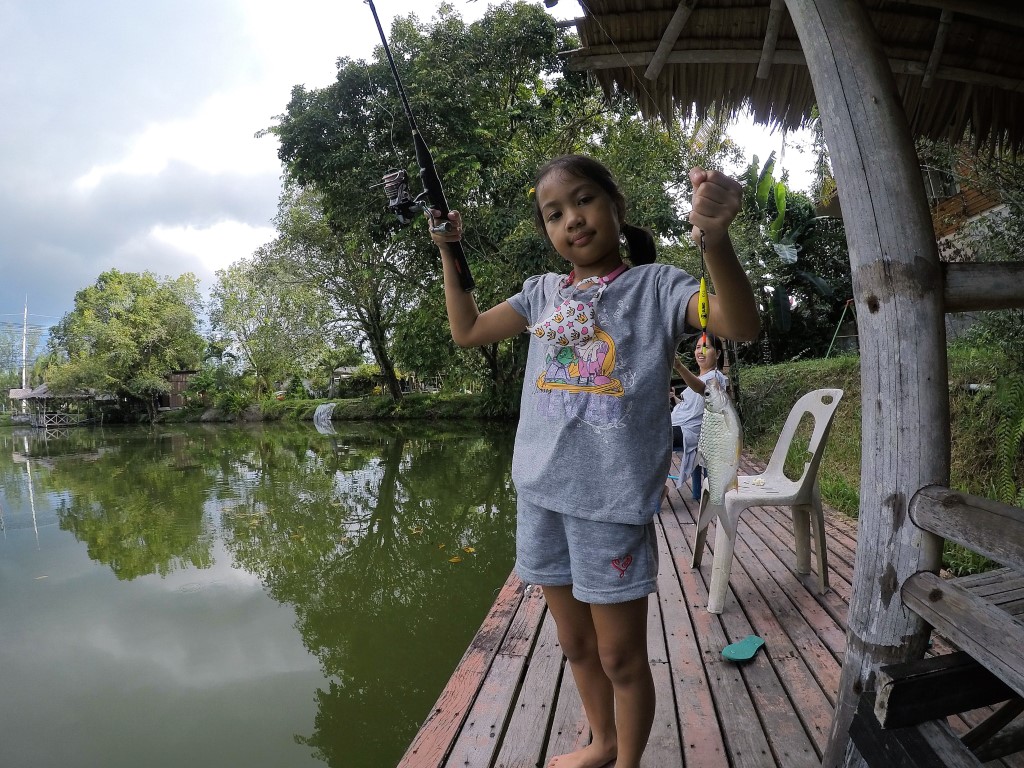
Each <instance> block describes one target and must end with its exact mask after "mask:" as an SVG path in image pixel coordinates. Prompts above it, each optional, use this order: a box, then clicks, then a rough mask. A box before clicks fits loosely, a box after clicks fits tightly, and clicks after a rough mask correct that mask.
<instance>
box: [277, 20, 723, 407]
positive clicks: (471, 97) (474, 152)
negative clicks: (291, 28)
mask: <svg viewBox="0 0 1024 768" xmlns="http://www.w3.org/2000/svg"><path fill="white" fill-rule="evenodd" d="M389 43H390V46H391V49H392V52H393V53H394V56H395V59H396V65H397V67H398V69H399V72H400V75H401V78H402V81H403V83H404V85H405V89H406V91H407V93H408V96H409V99H410V102H411V106H412V109H413V111H414V113H415V115H416V120H417V123H418V125H419V128H420V131H421V133H422V135H423V136H424V138H425V139H426V141H427V143H428V144H429V145H430V147H431V150H432V153H433V158H434V160H435V163H436V165H437V167H438V170H439V172H440V175H441V178H442V179H443V180H444V182H445V191H446V196H447V199H448V201H449V204H450V205H452V207H454V208H457V209H458V210H459V211H460V212H462V214H463V217H464V221H465V222H466V234H465V239H464V241H463V242H464V246H465V248H466V252H467V258H468V260H469V263H470V267H471V269H472V270H473V274H474V277H475V279H476V282H477V289H476V292H475V296H476V300H477V303H478V305H479V306H480V307H481V308H483V309H486V308H488V307H490V306H493V305H495V304H498V303H500V302H501V301H504V300H505V299H507V298H508V297H509V296H511V295H513V294H514V293H517V292H518V291H519V290H520V289H521V286H522V283H523V281H524V279H525V278H527V277H529V276H530V275H534V274H538V273H544V272H549V271H557V270H561V269H562V267H563V264H562V262H561V260H560V259H559V258H558V257H557V255H556V254H554V253H553V251H552V249H551V248H550V246H549V245H548V244H547V243H546V242H545V240H544V239H543V238H542V237H541V235H540V234H539V233H538V232H537V231H536V229H535V226H534V224H533V222H532V208H531V205H532V204H531V201H530V198H529V197H528V194H527V191H528V189H529V188H530V187H531V186H532V184H533V177H534V174H535V172H536V170H537V168H538V167H539V166H540V165H541V164H542V163H544V162H545V161H546V160H547V159H549V158H550V157H552V156H554V155H558V154H563V153H568V152H584V153H588V154H592V155H594V156H596V157H598V158H599V159H601V160H603V161H604V162H606V163H607V164H608V166H609V167H610V168H611V169H612V170H613V171H614V172H615V173H616V175H617V177H618V179H619V181H620V183H621V186H622V188H623V191H624V193H625V195H626V198H627V200H628V201H629V204H630V211H629V220H630V221H631V222H633V223H636V224H641V225H644V226H648V227H651V228H652V229H653V230H654V231H655V233H656V234H658V235H659V236H662V237H664V238H670V239H677V238H679V237H681V236H682V235H683V234H684V233H685V232H686V231H687V226H686V223H685V221H684V219H683V216H682V213H683V211H682V210H680V208H681V207H685V206H681V203H680V201H681V200H683V198H684V197H685V192H686V190H687V189H688V185H689V182H688V179H687V169H688V168H690V167H691V166H692V165H703V166H704V167H716V163H720V162H721V161H722V159H723V158H725V157H732V156H734V155H735V153H736V147H735V144H733V143H731V142H730V141H729V140H728V139H727V137H725V136H724V124H725V118H724V116H720V117H717V118H714V119H711V120H708V121H705V122H704V123H701V124H697V125H695V126H693V132H692V133H691V134H690V135H689V136H679V135H675V134H673V133H672V132H670V131H668V130H666V129H665V127H664V126H661V125H659V124H653V123H649V122H647V121H645V120H642V119H640V118H639V117H638V110H637V109H636V107H635V105H634V104H631V103H629V102H628V101H626V100H621V99H620V100H617V101H616V102H614V103H612V104H609V103H608V102H607V100H606V99H605V98H604V95H603V93H602V92H601V91H600V89H599V88H598V87H597V86H596V84H594V83H593V82H591V81H590V80H588V78H587V77H586V75H585V74H583V73H578V72H568V71H566V70H565V69H564V63H563V60H562V59H561V58H560V57H559V56H558V52H559V51H560V50H564V49H566V48H571V47H573V46H574V45H575V41H574V40H572V39H571V38H570V37H569V34H568V33H567V32H565V31H563V30H560V29H559V28H557V27H556V26H555V24H554V20H553V19H552V18H551V17H550V16H549V15H548V14H547V13H545V12H544V10H543V9H542V8H540V7H538V6H537V5H536V4H534V3H530V2H524V1H522V0H520V1H518V2H505V3H501V4H497V5H492V6H490V7H489V8H488V9H487V11H486V12H485V13H484V15H483V17H482V18H481V19H480V20H479V21H477V22H474V23H472V24H465V23H464V22H463V21H462V20H461V19H460V18H459V17H458V15H457V14H456V13H455V11H454V10H453V9H452V8H451V7H450V6H444V5H442V6H441V7H440V8H439V9H438V11H437V16H436V18H435V19H434V20H432V21H431V23H429V24H423V23H420V22H419V21H418V20H417V19H416V18H415V17H408V18H399V19H396V20H395V22H394V23H393V25H392V28H391V30H390V34H389ZM470 79H471V80H472V87H466V83H467V81H468V80H470ZM403 122H404V121H403V117H402V105H401V103H400V102H399V100H398V98H397V93H396V89H395V87H394V84H393V79H392V75H391V72H390V70H389V68H388V65H387V62H386V60H385V59H384V57H383V49H378V50H377V52H376V55H375V58H374V60H373V61H370V62H365V61H353V60H350V59H342V60H340V62H339V67H338V72H337V77H336V80H335V82H334V83H333V84H332V85H331V86H328V87H326V88H323V89H317V90H308V89H306V88H304V87H302V86H296V87H295V88H294V89H293V91H292V98H291V101H290V102H289V104H288V107H287V111H286V113H285V114H284V115H282V116H281V118H280V120H279V122H278V124H277V125H275V126H274V127H272V128H271V129H270V132H271V133H273V134H274V135H275V136H276V137H277V138H278V139H279V141H280V149H279V157H280V158H281V160H282V161H283V162H284V164H285V167H286V171H287V176H288V180H289V182H290V187H289V190H288V193H287V195H285V196H283V197H282V201H281V209H280V210H281V214H280V216H279V221H278V228H279V231H281V232H282V237H281V241H280V242H279V244H278V246H279V258H280V259H281V260H282V261H286V262H287V263H288V264H289V265H290V266H289V273H290V274H291V275H294V276H298V278H299V279H300V280H302V281H303V282H304V283H305V284H307V285H309V286H310V287H311V288H313V287H318V288H319V290H322V291H324V292H326V293H328V294H329V296H330V299H329V301H330V304H331V307H332V309H333V314H334V318H335V321H336V322H337V323H338V324H339V325H344V326H345V327H347V328H349V329H350V331H351V335H350V337H351V338H352V339H353V340H358V343H359V345H360V346H361V347H362V348H363V349H365V350H366V351H368V352H369V353H370V354H372V356H373V358H374V360H375V362H377V363H378V364H379V365H380V366H381V371H382V375H383V377H384V379H385V381H386V382H388V386H389V387H394V386H396V385H397V381H398V377H397V376H395V375H393V374H394V371H393V368H394V367H395V365H396V363H397V364H400V365H401V366H402V367H404V368H406V369H409V370H414V371H416V372H417V374H418V375H419V376H420V377H421V378H422V377H428V376H441V377H443V378H444V380H445V381H451V380H455V381H461V382H481V383H483V385H484V387H485V389H486V392H487V395H486V397H487V400H488V402H489V403H490V406H489V407H490V408H491V409H492V410H493V412H494V413H504V414H506V415H509V414H512V413H514V411H515V409H516V407H517V404H518V398H519V392H520V388H521V385H522V377H523V373H524V370H523V366H524V363H525V345H523V344H520V343H515V342H503V343H501V344H494V345H489V346H488V347H485V348H481V349H479V350H472V351H464V350H458V349H456V348H455V347H454V346H453V344H452V342H451V339H450V335H449V332H448V323H447V318H446V314H445V309H444V300H443V293H442V291H441V285H440V283H441V281H440V264H439V260H438V258H437V250H436V248H435V247H434V246H433V244H432V243H431V242H430V240H429V239H428V238H427V236H426V235H425V233H424V231H423V230H424V227H423V223H422V222H416V223H414V224H413V225H412V226H411V227H409V228H407V229H404V230H403V229H401V228H400V227H399V225H398V223H397V221H396V220H395V217H394V216H393V215H392V214H390V213H389V212H387V211H386V210H385V207H384V201H383V200H382V198H381V196H380V194H379V192H377V191H376V190H377V189H378V188H379V182H380V178H381V176H382V175H383V174H384V173H385V172H386V171H388V170H390V169H394V168H398V169H405V170H407V171H409V172H410V178H411V179H412V186H413V189H412V193H413V194H417V193H418V191H419V189H418V183H417V181H416V178H417V174H416V172H415V166H414V165H413V148H412V142H411V140H404V141H403V140H401V139H400V138H398V137H401V136H402V135H404V134H403V131H404V127H405V126H404V124H403ZM399 318H400V319H401V322H398V319H399ZM396 399H398V398H397V396H396Z"/></svg>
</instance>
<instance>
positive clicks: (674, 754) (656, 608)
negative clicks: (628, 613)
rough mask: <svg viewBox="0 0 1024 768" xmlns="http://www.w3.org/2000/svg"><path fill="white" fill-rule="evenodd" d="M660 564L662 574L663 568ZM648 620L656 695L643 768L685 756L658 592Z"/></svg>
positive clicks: (651, 601) (661, 548) (660, 533)
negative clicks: (652, 721)
mask: <svg viewBox="0 0 1024 768" xmlns="http://www.w3.org/2000/svg"><path fill="white" fill-rule="evenodd" d="M658 548H659V557H660V553H661V552H662V551H664V550H665V548H666V547H665V544H664V532H663V531H662V529H661V527H660V526H658ZM661 570H662V569H661V568H659V576H660V571H661ZM649 606H650V607H649V609H648V613H647V616H648V621H647V656H648V659H649V660H650V665H651V676H652V677H653V678H654V690H655V695H656V700H655V709H654V723H653V724H652V726H651V735H650V738H649V739H648V740H647V749H645V750H644V754H643V758H642V759H641V762H640V765H641V768H662V766H666V765H677V764H678V763H679V761H680V760H681V756H682V745H681V743H680V740H679V719H678V717H677V715H676V712H677V706H678V705H677V702H676V697H675V692H674V691H673V689H672V668H671V665H670V664H669V660H668V647H667V645H666V643H665V617H664V615H663V613H662V610H661V600H660V599H659V597H658V595H657V594H653V595H651V596H650V598H649Z"/></svg>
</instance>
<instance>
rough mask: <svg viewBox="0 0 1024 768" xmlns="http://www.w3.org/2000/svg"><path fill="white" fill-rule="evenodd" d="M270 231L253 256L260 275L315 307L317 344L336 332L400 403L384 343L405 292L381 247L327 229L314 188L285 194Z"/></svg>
mask: <svg viewBox="0 0 1024 768" xmlns="http://www.w3.org/2000/svg"><path fill="white" fill-rule="evenodd" d="M275 224H276V226H277V231H278V233H279V234H278V237H277V239H276V240H275V241H274V242H273V243H270V244H269V245H267V246H265V247H264V248H262V249H261V252H260V260H261V262H262V264H263V267H264V269H265V270H266V271H267V272H268V273H272V274H274V275H275V277H276V279H277V280H278V281H279V282H280V284H281V285H282V286H288V288H287V290H289V291H292V292H295V293H300V294H301V295H304V296H308V297H309V298H310V301H311V302H317V303H319V304H320V306H321V308H320V309H319V310H318V315H319V316H320V317H321V322H320V324H319V327H320V333H321V336H322V334H323V333H327V332H331V333H335V332H338V333H341V334H342V336H343V337H344V338H347V339H350V340H352V341H353V342H355V343H357V344H361V345H365V347H367V348H368V351H369V353H370V354H371V355H372V356H373V359H374V360H375V361H376V363H377V365H378V366H379V367H380V371H381V374H382V376H383V377H384V380H385V382H386V384H387V388H388V392H389V393H390V395H391V397H392V398H393V399H394V400H399V399H401V397H402V392H401V387H400V384H399V381H398V375H397V373H396V371H395V362H394V359H393V355H392V351H391V340H392V335H393V333H394V329H395V325H396V323H397V321H398V319H399V317H400V315H401V312H402V309H403V307H404V306H405V305H406V304H407V303H408V301H409V299H408V297H407V295H406V294H407V292H408V291H409V290H410V289H411V287H412V286H411V284H410V281H408V280H403V279H402V278H401V276H400V275H399V274H397V272H396V270H395V266H394V263H393V262H392V251H391V250H389V249H388V248H387V242H386V241H385V242H383V243H382V242H380V241H375V240H374V239H373V238H371V237H369V236H368V235H367V233H365V232H361V231H359V230H358V229H348V230H344V229H341V228H338V227H332V222H331V219H330V218H329V216H328V215H326V214H325V205H324V202H323V199H322V197H321V195H320V193H319V192H318V191H317V190H316V189H314V188H309V189H306V190H301V189H299V188H297V187H295V186H289V187H288V188H287V189H286V191H285V193H284V194H283V195H282V199H281V207H280V209H279V211H278V215H277V218H276V219H275ZM322 349H323V348H322V347H321V350H322Z"/></svg>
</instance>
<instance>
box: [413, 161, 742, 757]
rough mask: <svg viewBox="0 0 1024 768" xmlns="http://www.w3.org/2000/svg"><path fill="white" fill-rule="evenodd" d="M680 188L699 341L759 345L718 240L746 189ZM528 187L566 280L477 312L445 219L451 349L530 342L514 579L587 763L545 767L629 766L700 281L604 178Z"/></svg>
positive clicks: (545, 170)
mask: <svg viewBox="0 0 1024 768" xmlns="http://www.w3.org/2000/svg"><path fill="white" fill-rule="evenodd" d="M690 180H691V182H692V183H693V187H694V195H693V208H692V210H691V212H690V223H691V224H692V225H693V234H692V236H693V237H694V238H695V241H697V242H699V241H700V237H701V233H703V238H704V242H705V245H706V251H707V265H708V271H709V273H710V276H711V278H712V279H713V280H714V284H715V286H716V287H717V289H718V293H717V296H712V297H710V320H709V322H708V327H709V328H710V329H711V330H713V331H714V332H715V333H716V334H718V335H722V336H726V337H728V338H733V339H742V340H749V339H753V338H755V337H756V336H757V333H758V330H759V321H758V315H757V309H756V307H755V304H754V296H753V292H752V290H751V288H750V283H749V281H748V280H747V277H746V275H745V274H744V272H743V270H742V268H741V267H740V264H739V262H738V260H737V259H736V254H735V252H734V251H733V248H732V244H731V243H730V241H729V235H728V231H727V229H728V226H729V224H730V223H731V222H732V220H733V219H734V218H735V216H736V214H737V212H738V211H739V209H740V191H741V188H740V185H739V184H738V183H737V182H736V181H735V180H733V179H730V178H728V177H727V176H724V175H722V174H720V173H717V172H715V171H711V172H707V171H703V170H701V169H698V168H695V169H693V170H692V171H690ZM534 189H535V193H534V214H535V218H536V223H537V226H538V228H539V229H540V231H541V232H542V233H543V235H544V236H545V237H546V238H547V240H548V241H549V242H550V243H551V245H552V246H553V247H554V249H555V250H556V251H557V252H558V253H559V254H560V255H561V256H562V257H563V258H564V259H565V260H566V261H568V262H569V267H570V272H569V274H568V276H565V275H556V274H546V275H537V276H535V277H531V278H529V279H528V280H527V281H526V282H525V283H524V284H523V290H522V291H521V292H519V293H517V294H516V295H515V296H513V297H511V298H510V299H508V300H507V301H505V302H502V303H501V304H499V305H497V306H496V307H492V308H491V309H489V310H487V311H486V312H482V313H481V312H479V311H478V309H477V306H476V302H475V301H474V299H473V297H472V296H471V295H470V294H468V293H466V292H464V291H463V290H462V288H461V287H460V285H459V281H458V273H457V271H456V267H455V262H454V259H453V258H452V256H451V254H450V252H449V250H448V243H450V242H453V241H456V240H459V239H461V237H462V217H461V215H460V214H459V213H458V212H457V211H451V212H450V213H449V214H448V218H449V220H450V221H451V223H452V224H453V227H452V228H451V231H449V232H438V231H435V229H436V228H431V237H432V238H433V240H434V242H435V243H436V244H437V245H438V247H439V248H440V250H441V255H442V261H443V265H444V285H445V300H446V305H447V310H448V321H449V325H450V326H451V332H452V338H453V339H454V340H455V343H457V344H458V345H460V346H462V347H473V346H481V345H484V344H492V343H494V342H497V341H499V340H501V339H505V338H509V337H511V336H515V335H518V334H520V333H523V332H524V331H527V332H529V333H530V334H531V338H532V340H531V343H530V349H529V354H528V357H527V364H526V370H527V372H526V380H525V382H524V384H523V399H522V406H521V409H520V418H519V428H518V431H517V434H516V444H515V452H514V454H513V461H512V479H513V482H514V483H515V486H516V492H517V496H518V513H517V529H516V572H517V573H518V574H519V576H520V577H521V578H522V579H523V581H525V582H526V583H531V584H537V585H540V586H542V587H543V589H544V597H545V599H546V600H547V604H548V608H549V610H550V611H551V615H552V616H553V617H554V619H555V623H556V625H557V628H558V639H559V643H560V644H561V646H562V652H563V653H564V654H565V657H566V659H568V661H569V664H570V667H571V669H572V673H573V677H574V678H575V680H576V685H577V687H578V689H579V692H580V697H581V698H582V701H583V706H584V709H585V710H586V713H587V719H588V720H589V722H590V728H591V734H592V737H591V743H590V744H589V745H588V746H587V747H586V748H584V749H582V750H579V751H577V752H573V753H571V754H568V755H561V756H559V757H556V758H554V759H553V760H552V761H551V762H550V763H549V768H599V767H600V766H605V765H607V764H608V763H610V762H611V761H613V760H617V762H616V766H617V768H638V766H639V765H640V756H641V754H642V753H643V750H644V747H645V746H646V744H647V739H648V737H649V735H650V731H651V724H652V722H653V719H654V683H653V680H652V677H651V670H650V665H649V663H648V659H647V600H648V595H649V594H650V593H652V592H654V591H656V589H657V584H656V579H657V572H658V551H657V541H656V537H655V527H654V523H653V522H652V519H653V517H654V515H655V513H656V512H657V511H658V509H659V506H660V500H661V494H662V488H663V487H664V482H665V475H666V474H667V472H668V462H669V459H670V451H669V441H670V434H669V431H668V430H667V429H665V426H666V425H665V410H664V408H665V406H664V402H665V401H664V397H665V395H664V393H665V389H666V387H667V385H668V383H669V379H670V375H671V369H672V362H673V360H674V358H675V350H676V349H677V347H678V344H679V341H680V339H681V338H682V337H683V336H684V335H685V334H687V333H693V332H694V331H695V330H696V327H697V325H698V311H697V283H696V281H695V280H694V279H693V278H692V277H691V276H690V275H688V274H686V273H685V272H683V271H682V270H680V269H677V268H675V267H671V266H667V265H661V264H654V263H653V262H654V260H655V251H654V239H653V236H652V235H651V233H650V232H649V231H647V230H643V229H641V228H639V227H636V226H633V225H630V224H627V223H626V222H625V215H626V202H625V200H624V199H623V196H622V193H621V192H620V191H619V188H618V186H617V185H616V183H615V180H614V179H613V178H612V176H611V173H610V172H609V171H608V169H607V168H605V167H604V166H603V165H601V164H600V163H599V162H597V161H595V160H593V159H591V158H588V157H584V156H580V155H567V156H563V157H558V158H555V159H554V160H551V161H550V162H548V163H547V164H546V165H544V166H543V167H542V168H541V169H540V171H539V172H538V174H537V179H536V183H535V184H534ZM431 213H432V215H433V216H434V217H436V216H437V215H438V212H437V211H433V212H431ZM620 238H624V239H625V244H626V249H627V251H628V254H629V260H630V262H631V263H632V265H633V266H632V268H627V265H626V264H625V263H624V262H623V260H622V255H621V250H622V248H621V242H620Z"/></svg>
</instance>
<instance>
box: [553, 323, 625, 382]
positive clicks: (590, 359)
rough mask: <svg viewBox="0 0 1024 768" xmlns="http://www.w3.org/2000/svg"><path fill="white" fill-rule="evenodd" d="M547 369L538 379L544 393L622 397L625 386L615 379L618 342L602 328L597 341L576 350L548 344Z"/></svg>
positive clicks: (584, 344) (597, 334)
mask: <svg viewBox="0 0 1024 768" xmlns="http://www.w3.org/2000/svg"><path fill="white" fill-rule="evenodd" d="M544 365H545V369H544V371H543V372H542V373H541V374H540V376H539V377H538V378H537V388H538V389H540V390H542V391H548V392H550V391H553V390H562V391H564V392H573V393H582V392H588V393H592V394H596V395H611V396H613V397H622V395H623V393H624V390H623V387H622V382H621V381H619V380H618V379H616V378H613V377H612V373H613V372H614V370H615V342H614V341H612V338H611V336H609V335H608V334H607V333H605V332H604V331H603V330H601V329H600V328H597V327H595V328H594V338H592V339H589V340H588V341H584V342H581V343H579V344H577V345H575V346H564V347H563V346H556V345H553V344H549V345H548V346H547V350H546V352H545V356H544Z"/></svg>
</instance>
